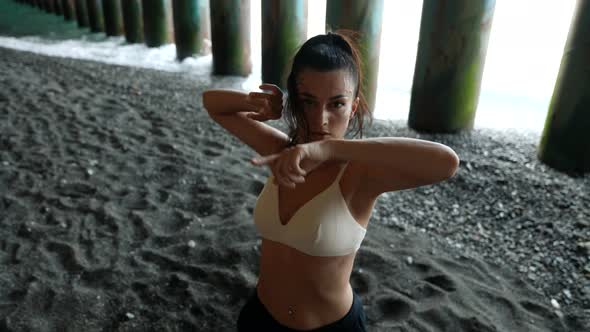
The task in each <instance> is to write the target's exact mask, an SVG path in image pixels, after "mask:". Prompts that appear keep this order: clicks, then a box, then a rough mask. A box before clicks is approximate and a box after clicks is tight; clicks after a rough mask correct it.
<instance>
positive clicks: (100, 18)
mask: <svg viewBox="0 0 590 332" xmlns="http://www.w3.org/2000/svg"><path fill="white" fill-rule="evenodd" d="M86 8H87V9H88V23H89V25H90V31H92V32H104V15H103V13H102V0H86Z"/></svg>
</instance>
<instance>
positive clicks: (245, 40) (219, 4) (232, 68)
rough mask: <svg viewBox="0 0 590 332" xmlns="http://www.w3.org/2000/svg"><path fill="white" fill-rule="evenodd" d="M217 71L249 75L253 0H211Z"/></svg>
mask: <svg viewBox="0 0 590 332" xmlns="http://www.w3.org/2000/svg"><path fill="white" fill-rule="evenodd" d="M209 7H210V11H211V42H212V53H213V74H215V75H240V76H247V75H248V74H250V73H251V72H252V60H251V58H250V0H211V1H210V2H209Z"/></svg>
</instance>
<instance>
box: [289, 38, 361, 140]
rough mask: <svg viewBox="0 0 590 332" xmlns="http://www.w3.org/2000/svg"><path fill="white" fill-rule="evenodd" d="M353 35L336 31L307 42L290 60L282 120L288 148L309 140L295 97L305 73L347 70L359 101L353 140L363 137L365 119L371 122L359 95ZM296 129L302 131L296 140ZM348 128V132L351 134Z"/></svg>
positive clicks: (357, 59) (359, 63) (297, 99)
mask: <svg viewBox="0 0 590 332" xmlns="http://www.w3.org/2000/svg"><path fill="white" fill-rule="evenodd" d="M353 36H354V32H351V31H347V30H338V31H337V32H336V33H332V32H328V33H327V34H325V35H317V36H315V37H312V38H310V39H308V40H307V41H306V42H305V43H303V45H301V47H300V48H299V50H298V51H297V53H296V54H295V56H294V58H293V65H292V68H291V73H290V74H289V77H288V78H287V101H286V105H285V112H284V118H285V120H286V121H287V125H288V126H289V138H290V145H295V144H296V142H297V141H298V139H299V138H303V139H304V141H308V140H309V124H308V123H307V121H306V120H305V117H304V116H303V111H302V107H301V105H299V104H300V102H299V98H298V93H297V84H296V80H297V76H298V75H299V74H300V73H301V72H302V71H303V70H305V69H312V70H317V71H322V72H325V71H332V70H342V69H344V70H346V71H348V73H350V75H351V77H352V79H353V80H354V84H355V91H354V98H353V99H356V97H359V106H358V108H357V112H356V113H355V115H354V118H353V120H352V128H353V129H352V133H353V134H352V137H356V136H357V135H358V136H359V137H361V138H362V137H363V122H364V118H365V117H367V118H369V120H370V119H371V114H370V111H369V108H368V106H367V102H366V100H365V97H364V95H363V93H362V89H361V84H362V82H363V73H362V65H361V57H360V53H359V50H358V49H357V47H356V46H355V45H356V43H355V42H354V40H355V38H354V37H353ZM298 128H302V129H303V135H304V136H303V137H299V136H298V135H299V132H298ZM350 128H351V127H350V126H349V131H350Z"/></svg>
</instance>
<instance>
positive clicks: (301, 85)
mask: <svg viewBox="0 0 590 332" xmlns="http://www.w3.org/2000/svg"><path fill="white" fill-rule="evenodd" d="M296 83H297V93H298V96H297V97H298V98H299V105H301V109H300V111H302V112H303V115H304V117H305V119H306V120H307V123H308V125H309V135H310V137H309V138H310V140H311V141H318V140H322V139H327V138H343V137H344V134H345V133H346V129H347V128H348V123H349V122H350V120H351V119H352V117H353V116H354V113H355V112H356V110H357V108H358V104H359V98H358V97H357V98H355V97H354V90H355V88H356V87H355V84H354V80H353V78H352V77H351V75H350V73H349V72H347V71H346V70H333V71H325V72H322V71H316V70H312V69H304V70H303V71H302V72H301V73H299V75H298V76H297V81H296ZM298 130H299V131H300V132H299V133H298V136H299V137H304V136H303V132H302V131H303V128H299V129H298Z"/></svg>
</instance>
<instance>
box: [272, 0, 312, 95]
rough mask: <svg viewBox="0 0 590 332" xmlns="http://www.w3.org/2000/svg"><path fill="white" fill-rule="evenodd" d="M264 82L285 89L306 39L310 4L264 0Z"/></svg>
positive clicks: (290, 0) (300, 1)
mask: <svg viewBox="0 0 590 332" xmlns="http://www.w3.org/2000/svg"><path fill="white" fill-rule="evenodd" d="M261 17H262V81H263V82H265V83H272V84H276V85H278V86H280V87H281V88H286V86H287V84H286V83H287V75H288V74H289V70H290V68H289V67H290V64H291V60H292V59H293V56H294V55H295V52H296V51H297V48H298V47H299V46H301V45H302V44H303V43H304V42H305V40H306V39H307V0H262V15H261Z"/></svg>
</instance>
